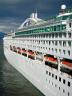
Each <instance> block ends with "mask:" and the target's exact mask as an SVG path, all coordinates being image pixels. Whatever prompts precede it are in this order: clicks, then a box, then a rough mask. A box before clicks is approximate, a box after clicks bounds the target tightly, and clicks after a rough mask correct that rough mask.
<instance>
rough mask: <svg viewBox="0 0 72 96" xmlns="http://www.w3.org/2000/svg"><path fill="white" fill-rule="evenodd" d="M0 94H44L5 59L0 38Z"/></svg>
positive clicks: (34, 95) (11, 95)
mask: <svg viewBox="0 0 72 96" xmlns="http://www.w3.org/2000/svg"><path fill="white" fill-rule="evenodd" d="M0 96H44V95H43V94H42V93H41V92H40V91H39V90H37V89H36V88H35V87H34V86H33V85H32V84H31V83H30V82H29V81H28V80H26V79H25V77H24V76H22V75H21V74H20V73H19V72H18V71H17V70H15V69H14V68H13V67H12V66H11V65H10V64H9V63H8V62H7V61H6V59H5V57H4V54H3V46H2V41H1V40H0Z"/></svg>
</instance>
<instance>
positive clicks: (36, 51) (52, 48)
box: [3, 4, 72, 96]
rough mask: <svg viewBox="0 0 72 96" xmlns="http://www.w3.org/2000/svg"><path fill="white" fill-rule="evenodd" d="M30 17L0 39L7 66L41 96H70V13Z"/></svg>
mask: <svg viewBox="0 0 72 96" xmlns="http://www.w3.org/2000/svg"><path fill="white" fill-rule="evenodd" d="M37 15H38V13H37V12H35V13H32V14H31V15H30V17H29V18H27V19H26V20H25V21H24V22H23V23H22V24H21V25H20V27H19V28H17V30H16V31H14V32H11V33H10V34H8V35H7V36H5V37H4V38H3V41H4V54H5V57H6V59H7V60H8V62H9V63H10V64H11V65H12V66H13V67H14V68H16V70H18V71H19V72H20V73H21V74H22V75H23V76H25V77H26V78H27V79H28V80H29V81H30V82H31V83H32V84H33V85H34V86H35V87H36V88H37V89H39V90H40V91H41V92H42V93H43V94H44V95H45V96H72V9H71V8H69V9H67V8H66V5H65V4H63V5H61V9H60V11H59V14H58V15H57V16H55V17H51V18H49V19H48V20H42V19H40V18H38V16H37Z"/></svg>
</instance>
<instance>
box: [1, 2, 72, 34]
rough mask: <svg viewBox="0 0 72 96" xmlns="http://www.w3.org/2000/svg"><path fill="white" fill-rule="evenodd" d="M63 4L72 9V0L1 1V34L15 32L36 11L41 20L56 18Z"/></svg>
mask: <svg viewBox="0 0 72 96" xmlns="http://www.w3.org/2000/svg"><path fill="white" fill-rule="evenodd" d="M62 4H66V6H67V7H68V8H72V0H0V32H10V31H11V30H12V31H13V30H15V29H16V28H17V27H19V26H20V24H21V23H22V22H23V21H24V20H25V19H26V18H28V17H29V16H30V14H31V13H33V12H35V11H36V9H37V12H38V17H39V18H41V19H45V18H48V17H50V16H55V15H57V14H58V13H59V10H60V7H61V5H62Z"/></svg>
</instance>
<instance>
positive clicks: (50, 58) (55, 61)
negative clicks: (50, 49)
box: [44, 56, 57, 64]
mask: <svg viewBox="0 0 72 96" xmlns="http://www.w3.org/2000/svg"><path fill="white" fill-rule="evenodd" d="M44 61H48V62H51V63H54V64H57V58H54V57H53V56H44Z"/></svg>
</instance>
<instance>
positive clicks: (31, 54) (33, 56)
mask: <svg viewBox="0 0 72 96" xmlns="http://www.w3.org/2000/svg"><path fill="white" fill-rule="evenodd" d="M28 58H31V59H35V54H34V52H33V51H31V50H29V51H28Z"/></svg>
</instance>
